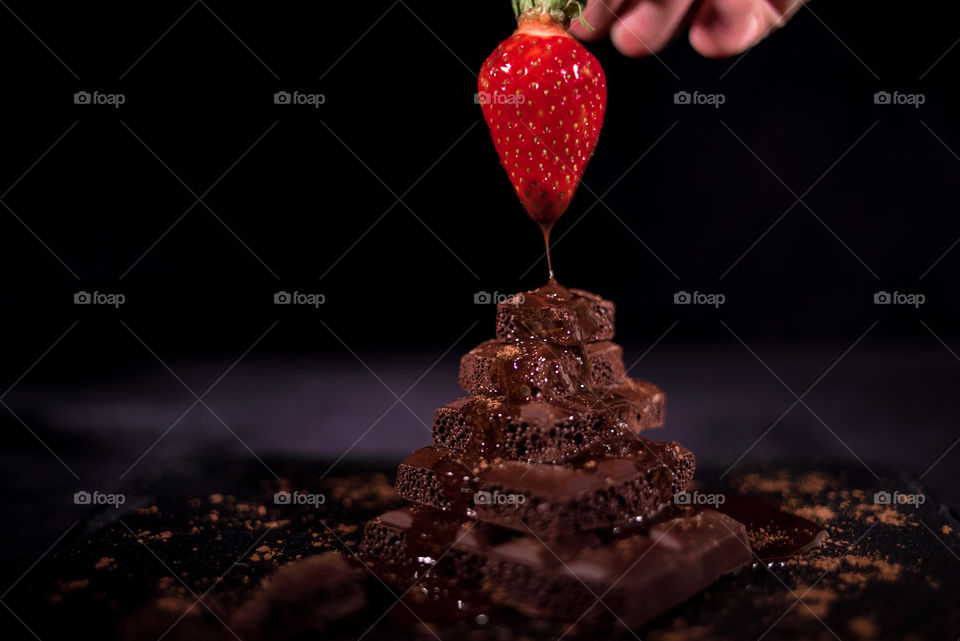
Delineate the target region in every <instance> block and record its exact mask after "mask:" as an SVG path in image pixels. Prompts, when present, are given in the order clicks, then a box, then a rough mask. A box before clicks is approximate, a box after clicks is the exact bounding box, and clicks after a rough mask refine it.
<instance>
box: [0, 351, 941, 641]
mask: <svg viewBox="0 0 960 641" xmlns="http://www.w3.org/2000/svg"><path fill="white" fill-rule="evenodd" d="M462 347H464V349H456V348H455V349H453V350H452V351H451V352H450V353H449V354H448V355H447V356H446V357H445V358H443V359H440V360H439V361H437V358H438V357H439V356H440V355H441V354H443V352H444V349H445V348H444V347H438V348H435V349H433V350H430V349H422V350H417V351H411V352H393V353H385V352H377V353H358V354H356V356H357V357H359V358H355V357H354V356H352V355H343V354H338V355H330V354H312V355H300V356H282V357H281V356H276V357H262V356H254V355H251V356H249V357H248V358H246V359H243V360H241V361H240V362H239V363H238V364H236V366H235V367H233V368H232V369H230V367H231V364H232V363H234V361H235V360H236V357H235V356H230V357H224V358H209V359H204V360H197V359H183V360H176V359H171V360H169V361H168V362H167V365H169V367H170V370H172V371H168V370H167V369H165V368H164V366H163V365H162V364H160V363H159V362H154V363H152V364H147V365H145V366H144V367H141V368H134V369H131V370H129V371H126V372H121V373H118V374H117V375H115V376H111V377H96V378H83V379H80V378H76V379H69V378H68V379H61V380H59V381H56V382H41V381H39V380H34V379H32V378H31V377H27V378H26V379H24V380H23V381H22V382H20V383H19V384H18V385H17V386H16V387H15V388H14V389H13V390H12V391H11V392H10V393H9V394H8V395H7V396H6V397H5V398H4V403H5V404H6V405H7V406H8V407H9V410H11V411H9V412H7V413H6V415H5V416H3V418H2V419H0V420H2V421H3V426H4V427H5V428H6V429H5V430H4V434H5V439H6V446H5V448H4V454H3V458H4V460H3V466H2V470H0V475H2V478H3V484H2V485H3V493H4V497H3V499H4V500H3V507H2V511H3V514H2V515H0V516H2V518H3V519H4V523H5V525H6V528H5V530H6V531H5V535H4V541H3V547H2V556H3V564H4V571H3V573H4V580H5V585H7V586H12V589H9V590H8V592H9V597H5V598H4V602H5V603H10V602H11V599H13V598H15V597H16V596H17V595H18V594H20V593H21V590H24V589H26V588H29V587H31V586H34V587H35V586H36V583H34V577H41V578H42V577H46V578H47V579H49V578H50V577H52V576H55V575H56V572H53V571H52V570H51V568H50V567H49V566H47V567H46V571H40V569H41V568H43V567H44V566H45V564H49V563H50V559H52V558H63V557H57V556H56V555H57V554H63V552H62V550H63V549H64V546H67V545H72V546H76V545H77V528H90V527H93V529H92V530H91V531H96V530H97V527H96V526H90V521H89V519H90V515H91V510H90V507H89V506H84V505H75V504H74V500H73V498H74V493H75V492H77V491H80V490H86V491H90V492H93V491H100V492H105V493H107V492H124V493H125V494H126V495H128V496H145V497H150V498H148V499H146V500H147V501H148V502H150V501H156V500H157V497H163V496H168V497H169V496H172V495H176V496H180V497H181V498H183V497H186V496H187V495H192V496H196V497H201V498H202V497H205V496H206V494H205V492H219V493H223V494H225V495H237V496H249V495H250V494H251V492H252V491H253V490H252V486H251V483H253V484H254V485H256V484H257V483H259V484H260V485H257V489H256V491H262V485H263V484H268V485H269V484H270V483H275V482H276V479H277V477H280V476H282V475H284V474H295V475H296V476H298V477H299V478H304V479H309V480H310V482H315V483H320V484H323V483H328V482H332V480H335V479H341V480H342V479H343V478H344V474H345V473H347V472H349V471H351V470H356V469H357V466H358V465H365V466H370V465H374V466H375V468H376V469H377V470H382V471H384V472H386V473H389V472H390V471H391V470H392V469H394V468H395V465H396V463H397V462H399V460H400V459H401V458H402V457H403V456H405V455H406V454H407V453H409V452H410V451H412V450H413V449H415V448H417V447H419V446H421V445H424V444H427V443H428V442H429V440H430V433H429V425H430V418H431V415H432V410H433V408H434V407H436V406H438V405H441V404H443V403H444V402H447V401H449V400H452V399H453V398H456V397H458V396H460V395H462V392H460V391H459V390H458V389H457V387H456V382H455V378H456V377H455V372H456V355H458V354H459V353H461V352H462V351H465V348H466V346H462ZM649 347H650V345H649V344H648V345H636V346H630V345H627V346H625V354H626V362H627V364H628V365H629V364H632V363H633V362H634V361H635V360H636V359H638V358H640V357H641V356H642V357H643V358H642V360H640V362H639V363H638V364H637V365H636V366H635V367H634V368H633V370H632V371H631V374H632V375H633V376H639V377H643V378H647V379H649V380H652V381H654V382H656V383H657V384H658V385H660V386H661V387H662V388H663V389H665V390H666V392H667V395H668V415H667V427H666V428H664V429H662V430H660V431H659V432H658V433H656V434H654V435H652V436H654V437H655V438H660V439H664V440H670V439H675V440H678V441H680V442H681V443H683V444H684V445H685V446H687V447H689V448H690V449H692V450H693V451H694V452H695V453H696V454H697V459H698V475H697V478H698V479H699V480H700V481H701V482H703V483H705V484H707V485H717V484H720V485H723V484H725V483H728V482H729V481H730V480H731V479H734V478H741V477H742V475H743V474H744V473H746V472H747V471H750V470H756V469H757V466H758V465H761V466H770V465H778V466H785V467H786V468H787V469H789V470H792V471H793V473H796V474H800V473H803V471H805V470H806V471H815V470H831V471H833V472H832V473H836V474H839V476H838V477H837V478H838V479H839V480H838V481H837V483H839V484H840V485H841V486H842V485H843V484H844V483H846V482H847V481H845V480H843V479H855V481H851V483H853V484H854V485H856V487H857V488H858V489H859V490H861V491H863V492H865V493H867V494H872V492H875V491H878V490H880V489H884V488H887V489H891V490H896V489H901V491H907V489H909V488H913V489H914V490H916V488H920V489H921V490H922V491H923V492H926V493H927V494H928V495H929V496H930V497H931V501H930V503H929V504H928V505H927V506H925V509H927V510H932V512H928V514H930V518H929V519H927V521H928V525H929V526H930V529H931V532H929V533H928V532H927V531H926V528H924V527H922V526H921V525H920V524H919V523H914V524H913V527H912V528H910V530H909V532H910V533H911V537H912V538H911V539H910V542H909V545H911V546H914V547H915V549H914V550H913V552H918V553H919V554H921V555H926V556H927V557H928V558H933V557H932V556H930V555H938V556H937V557H936V558H937V559H938V563H937V567H939V568H942V569H945V570H949V571H950V572H953V573H954V575H956V574H957V572H956V570H957V569H960V559H958V557H957V552H956V550H957V546H956V543H955V539H956V534H953V537H954V539H953V541H950V540H949V535H948V534H945V533H944V532H943V531H941V530H940V529H939V528H942V527H943V526H949V523H951V521H950V519H951V518H952V516H951V515H950V506H953V505H956V504H957V503H958V502H960V493H958V492H960V491H958V489H957V483H956V480H957V471H956V470H957V469H958V462H960V447H954V446H955V445H956V444H957V441H958V437H960V432H958V429H957V424H958V423H957V420H956V418H957V417H958V416H960V411H958V410H960V407H958V405H960V397H958V396H957V394H956V389H957V386H956V382H957V380H958V378H960V362H958V361H957V359H956V358H955V357H954V356H953V355H952V354H951V353H950V352H949V351H948V350H946V349H944V348H943V346H942V345H933V346H931V345H929V344H928V345H916V344H900V345H880V346H877V345H871V346H870V347H869V348H863V347H861V348H855V349H853V350H851V351H850V352H848V353H846V354H845V352H846V350H847V348H849V347H850V345H848V344H839V343H838V344H835V345H828V344H819V345H817V346H801V345H798V346H784V345H763V344H760V345H751V350H752V353H751V351H750V350H747V349H744V347H743V346H741V345H732V346H731V345H726V346H719V345H716V346H710V345H707V346H698V347H691V346H680V345H669V344H662V345H657V346H655V347H654V348H653V349H650V350H649V352H647V349H648V348H649ZM361 360H362V362H361ZM227 370H229V371H227ZM224 372H226V375H225V376H223V378H222V379H220V377H221V375H223V374H224ZM218 379H220V380H219V381H218ZM214 383H216V385H215V386H214V387H213V389H212V390H211V391H210V392H209V393H208V394H207V395H205V396H203V392H204V391H205V390H207V388H208V387H210V386H211V385H213V384H214ZM811 386H812V388H811ZM187 388H190V390H193V391H194V392H196V394H197V395H201V396H202V401H200V402H197V398H196V396H194V395H193V394H192V393H191V391H189V390H188V389H187ZM808 388H811V389H809V391H808ZM798 396H799V397H800V400H799V401H798V400H797V397H798ZM398 397H399V398H400V400H398ZM291 457H296V461H297V462H296V463H293V464H292V465H293V467H291V463H290V460H291ZM211 461H214V462H215V461H221V462H225V463H226V462H230V463H231V464H236V465H241V466H242V467H243V469H242V472H236V471H235V472H231V473H224V474H219V473H218V472H216V471H215V467H211ZM364 461H365V462H366V463H363V462H364ZM281 465H283V466H284V468H283V470H281V469H280V467H279V466H281ZM171 474H173V475H174V477H171V476H170V475H171ZM218 474H219V475H218ZM171 478H176V483H173V484H171V483H172V481H171V480H170V479H171ZM338 482H339V481H338ZM214 486H215V487H214ZM211 488H212V489H211ZM847 489H849V488H847ZM171 493H172V494H171ZM372 507H373V508H374V509H379V508H381V507H382V504H378V505H376V506H372ZM370 511H371V512H372V511H373V510H370ZM371 515H372V514H368V513H367V512H365V511H362V510H361V511H350V513H349V514H347V515H339V516H338V517H337V518H340V519H342V520H343V521H344V522H347V523H348V524H349V523H353V524H357V523H359V522H360V521H362V520H363V519H365V518H368V517H369V516H371ZM78 523H79V524H78ZM175 525H176V523H174V524H173V525H171V526H170V527H175ZM111 527H112V528H113V529H114V530H115V529H116V527H117V525H116V523H114V524H113V525H112V526H111ZM838 527H840V526H838ZM61 537H62V538H61ZM944 539H946V540H944ZM894 547H895V546H894ZM892 550H893V547H890V548H889V549H887V550H886V551H885V553H891V551H892ZM98 552H99V549H98ZM911 553H912V552H911ZM41 557H42V558H43V559H44V560H43V561H40V562H38V559H41ZM34 563H37V565H36V566H34V565H33V564H34ZM64 567H66V566H64ZM798 580H799V579H798ZM804 580H806V579H804ZM736 581H742V580H741V579H736ZM931 581H933V582H934V583H936V580H934V579H931ZM746 582H747V583H750V582H751V581H750V580H749V579H748V580H746ZM954 588H955V586H954ZM5 589H6V588H5ZM883 594H885V595H886V596H888V597H891V598H892V595H891V594H888V593H883ZM950 594H951V592H950V591H949V590H944V591H940V592H937V593H936V594H934V595H933V596H930V598H931V599H932V601H931V602H933V603H936V602H937V599H938V598H941V597H943V596H944V595H950ZM864 596H865V597H866V594H864ZM928 596H929V595H928ZM955 596H956V592H955V591H954V592H952V598H954V599H955ZM925 598H926V597H925ZM786 605H789V604H786ZM874 605H875V606H876V603H875V604H874ZM9 615H10V616H11V617H12V616H14V614H9ZM11 621H13V619H11ZM864 625H867V624H864ZM830 627H834V626H830ZM788 629H789V628H788ZM801 629H802V628H801ZM918 629H921V628H918ZM922 629H923V630H926V632H930V630H931V629H930V628H922ZM953 629H955V628H953ZM822 631H823V630H821V632H822ZM817 634H818V635H819V634H820V632H818V633H817ZM956 636H957V635H956V634H954V637H956ZM664 638H669V637H664ZM769 638H775V635H774V636H773V637H769ZM919 638H935V636H931V635H930V634H926V633H925V634H924V635H921V636H920V637H919ZM951 638H953V637H951Z"/></svg>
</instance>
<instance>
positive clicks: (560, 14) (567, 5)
mask: <svg viewBox="0 0 960 641" xmlns="http://www.w3.org/2000/svg"><path fill="white" fill-rule="evenodd" d="M511 2H512V3H513V13H514V14H515V15H516V16H517V20H520V19H521V18H523V17H527V16H529V17H539V16H541V15H544V14H546V15H549V16H550V18H551V19H552V20H553V21H554V22H556V23H557V24H560V25H563V28H564V29H566V28H567V27H569V26H570V21H571V20H572V19H574V18H579V19H580V24H582V25H583V26H584V27H586V28H587V29H591V30H592V29H593V27H591V26H590V25H589V24H587V21H586V20H585V19H584V18H583V10H584V9H585V8H586V7H587V2H588V0H511Z"/></svg>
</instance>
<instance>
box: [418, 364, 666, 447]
mask: <svg viewBox="0 0 960 641" xmlns="http://www.w3.org/2000/svg"><path fill="white" fill-rule="evenodd" d="M663 406H664V394H663V392H661V391H660V390H659V389H658V388H657V387H656V386H655V385H652V384H650V383H647V382H646V381H639V380H638V381H633V380H630V381H628V382H626V383H624V384H622V385H619V386H614V387H611V388H600V389H597V390H591V391H586V392H582V393H580V394H578V395H575V396H574V397H571V398H569V399H563V400H559V401H555V402H553V403H548V402H545V401H542V400H532V401H529V402H524V401H511V400H510V399H508V398H505V397H489V396H470V397H465V398H460V399H457V400H455V401H453V402H451V403H447V404H446V405H444V406H443V407H440V408H437V409H436V411H435V412H434V415H433V443H434V445H437V446H438V447H446V448H450V449H455V450H464V451H469V452H473V453H475V454H477V455H481V456H484V457H486V458H487V459H491V458H494V457H501V458H505V459H515V460H525V461H530V462H537V463H563V462H564V461H566V460H568V459H570V458H572V457H576V456H579V455H583V454H585V453H588V452H597V453H600V452H602V451H604V450H609V449H611V448H616V447H618V446H619V442H618V439H619V437H620V436H621V435H622V434H623V433H624V432H632V433H634V434H637V433H639V432H641V431H643V430H646V429H651V428H655V427H660V426H661V425H663V414H664V407H663Z"/></svg>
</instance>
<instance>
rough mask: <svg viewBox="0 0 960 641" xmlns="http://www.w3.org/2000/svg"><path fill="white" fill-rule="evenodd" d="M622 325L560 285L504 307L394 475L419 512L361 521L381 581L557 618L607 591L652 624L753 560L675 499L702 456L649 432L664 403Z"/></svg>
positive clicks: (735, 540) (609, 307)
mask: <svg viewBox="0 0 960 641" xmlns="http://www.w3.org/2000/svg"><path fill="white" fill-rule="evenodd" d="M613 319H614V305H613V303H611V302H610V301H607V300H604V299H602V298H600V297H599V296H596V295H594V294H590V293H589V292H583V291H577V290H567V289H565V288H563V287H561V286H559V285H557V284H556V282H553V281H551V282H550V283H549V284H547V285H546V286H544V287H541V288H540V289H537V290H534V291H532V292H526V293H525V294H518V295H516V296H513V297H511V298H509V299H507V300H506V301H505V302H502V303H500V304H499V305H498V306H497V334H496V335H497V338H496V340H490V341H486V342H484V343H481V344H480V345H478V346H477V347H475V348H474V349H472V350H470V352H469V353H467V354H466V355H465V356H463V358H462V359H461V361H460V371H459V377H458V380H459V383H460V386H461V387H462V388H463V389H464V390H466V391H467V393H468V394H469V396H466V397H464V398H460V399H457V400H455V401H452V402H450V403H447V404H446V405H444V406H443V407H440V408H437V410H436V411H435V413H434V421H433V446H431V447H424V448H421V449H419V450H417V451H416V452H414V453H413V454H411V455H410V456H409V457H407V459H406V460H404V461H403V463H401V464H400V467H399V469H398V471H397V480H396V490H397V493H398V494H400V496H402V497H404V498H406V499H408V500H409V501H411V502H413V503H414V504H415V506H414V507H409V508H404V509H402V510H393V511H391V512H387V513H385V514H383V515H381V516H380V517H379V518H377V519H374V520H373V521H371V522H370V523H368V525H367V528H366V530H365V534H364V539H363V543H362V546H361V554H362V556H363V557H364V558H365V559H366V560H367V561H368V562H369V563H371V564H372V565H373V567H374V569H375V570H376V569H379V570H382V571H383V572H384V578H385V579H386V580H392V581H395V582H396V583H397V585H398V587H401V588H403V589H407V588H409V587H410V584H411V583H412V582H413V581H415V580H417V579H420V580H424V581H428V582H430V587H429V590H430V591H431V594H453V593H456V594H457V595H459V596H457V597H456V599H457V600H462V599H466V601H469V602H478V601H484V602H493V603H498V604H503V605H506V606H510V607H513V608H516V609H519V610H521V611H524V612H527V613H529V614H531V615H538V616H539V615H547V616H555V617H559V618H576V617H578V616H580V614H582V613H583V612H584V611H585V610H587V609H588V608H589V607H590V606H591V604H593V602H594V600H595V598H596V595H600V594H607V596H606V597H604V600H605V602H608V603H610V604H611V605H612V604H614V603H615V604H617V605H616V607H617V608H618V609H619V610H621V611H618V612H617V615H618V616H619V617H621V618H622V619H623V620H625V621H627V622H629V623H630V624H631V625H642V624H643V623H645V622H647V621H649V620H650V619H651V618H653V617H655V616H656V615H658V614H660V613H662V612H663V611H665V610H666V609H668V608H670V607H672V606H674V605H676V604H677V603H679V602H680V601H682V600H684V599H687V598H689V597H691V596H693V595H694V594H695V593H696V592H698V591H699V590H702V589H703V588H704V587H706V586H707V585H709V584H710V583H712V582H713V581H715V580H716V579H717V578H719V577H720V576H721V575H723V574H725V573H727V572H731V571H733V570H736V569H737V568H739V567H742V566H743V565H745V564H746V563H748V562H749V561H750V558H751V555H750V554H751V553H750V549H749V546H748V543H747V538H746V531H745V529H744V527H743V525H741V524H740V523H738V522H737V521H735V520H733V519H731V518H729V517H726V516H723V515H721V514H719V513H717V512H713V511H710V510H697V509H693V510H684V509H680V508H677V506H675V505H674V504H673V497H674V495H675V494H676V493H678V492H682V491H684V490H685V489H686V487H687V485H688V483H689V482H690V480H691V479H692V477H693V472H694V466H695V462H694V456H693V453H692V452H690V450H687V449H686V448H683V447H681V446H680V445H678V444H677V443H661V442H656V441H649V440H647V439H645V438H643V437H642V436H641V434H643V432H644V431H645V430H647V429H651V428H656V427H660V426H661V425H663V422H664V405H665V398H664V394H663V392H662V391H661V390H660V389H659V388H657V387H656V386H655V385H653V384H652V383H648V382H646V381H641V380H638V379H631V378H629V377H628V376H627V371H626V368H625V367H624V362H623V351H622V349H621V348H620V346H619V345H617V344H616V343H613V342H611V339H612V338H613V336H614V323H613ZM425 589H426V588H425ZM463 590H468V592H467V593H464V592H463ZM451 607H455V606H453V605H452V604H451ZM606 612H608V610H607V609H606V608H593V610H592V611H591V612H590V615H589V616H588V617H587V619H588V620H589V619H591V618H595V617H599V616H604V615H605V613H606Z"/></svg>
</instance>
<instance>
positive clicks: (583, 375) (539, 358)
mask: <svg viewBox="0 0 960 641" xmlns="http://www.w3.org/2000/svg"><path fill="white" fill-rule="evenodd" d="M626 375H627V373H626V368H625V367H624V365H623V350H622V349H621V348H620V346H619V345H617V344H616V343H611V342H609V341H603V342H600V343H588V344H586V345H585V346H584V347H583V349H581V348H579V347H562V346H557V345H552V344H550V343H546V342H543V341H530V342H524V343H513V344H509V345H505V344H503V343H498V342H497V341H494V340H490V341H486V342H484V343H481V344H480V345H478V346H476V347H475V348H473V349H472V350H470V351H469V352H468V353H467V354H465V355H464V356H463V358H461V359H460V374H459V377H458V382H459V383H460V387H461V388H463V389H464V390H465V391H466V392H467V393H469V394H484V395H488V396H509V397H510V398H514V399H533V398H542V399H546V400H554V399H559V398H565V397H568V396H572V395H574V394H577V393H579V392H581V391H584V390H585V389H587V388H590V387H598V386H610V385H615V384H618V383H622V382H623V381H624V379H625V378H626Z"/></svg>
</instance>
